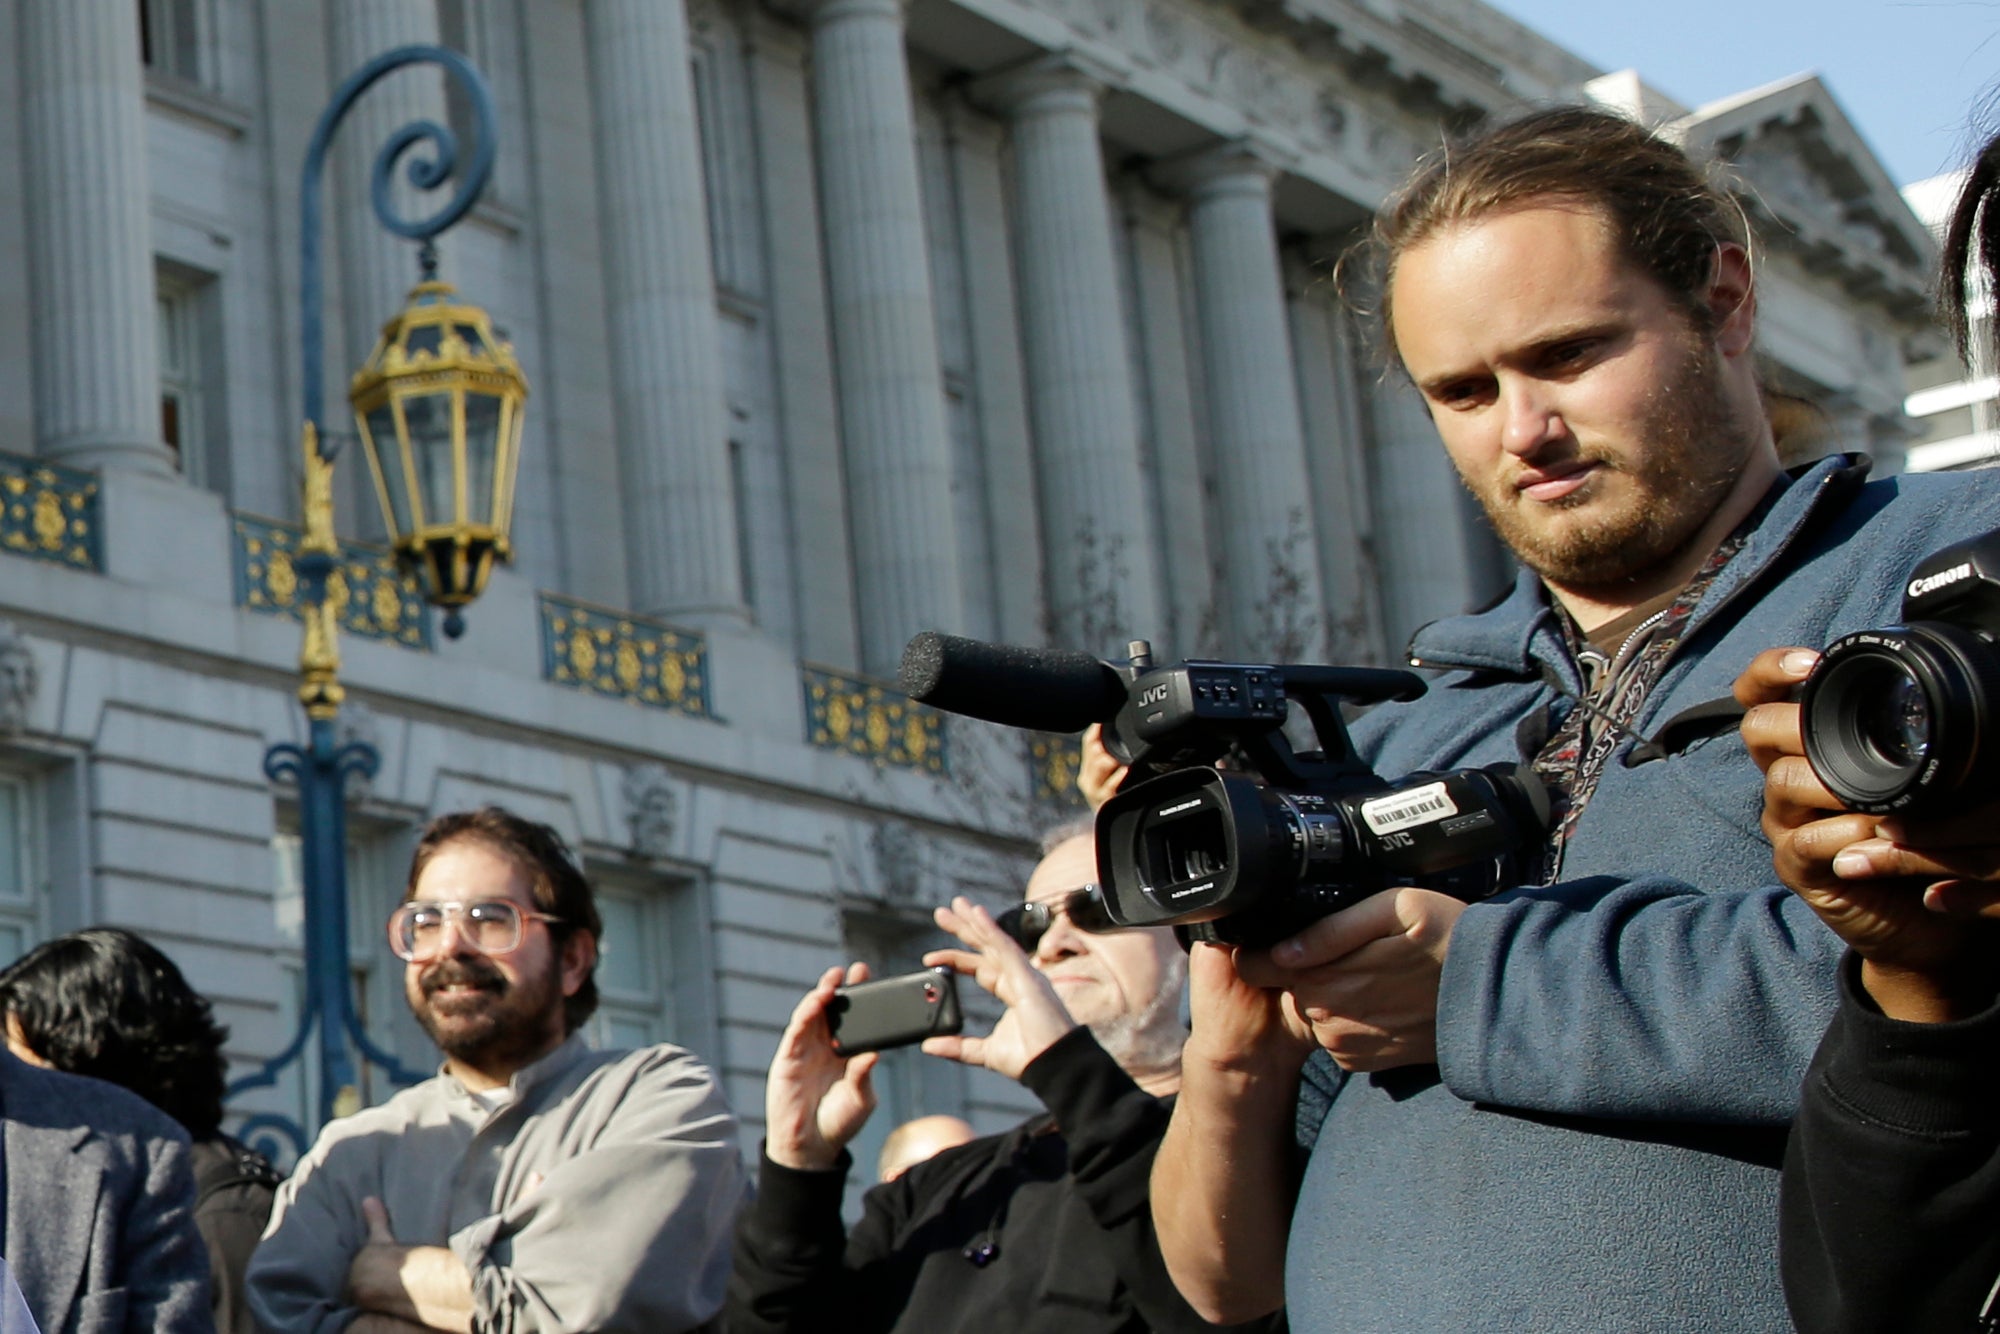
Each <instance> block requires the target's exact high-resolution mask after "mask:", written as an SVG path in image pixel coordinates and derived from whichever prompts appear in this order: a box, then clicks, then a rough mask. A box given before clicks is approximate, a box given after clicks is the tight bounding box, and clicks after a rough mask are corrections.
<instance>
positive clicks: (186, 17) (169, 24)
mask: <svg viewBox="0 0 2000 1334" xmlns="http://www.w3.org/2000/svg"><path fill="white" fill-rule="evenodd" d="M207 17H208V16H207V13H206V3H205V0H139V59H140V60H141V61H143V62H144V63H145V66H146V68H147V69H149V70H152V71H154V72H156V73H159V74H169V75H172V76H173V77H174V78H176V79H182V80H185V81H186V82H188V83H205V82H207V80H206V78H205V77H204V75H205V74H206V73H207V71H206V70H205V69H204V68H203V63H204V62H203V59H202V53H203V49H204V47H205V45H206V43H205V41H204V37H205V32H204V29H206V27H207V26H208V24H207Z"/></svg>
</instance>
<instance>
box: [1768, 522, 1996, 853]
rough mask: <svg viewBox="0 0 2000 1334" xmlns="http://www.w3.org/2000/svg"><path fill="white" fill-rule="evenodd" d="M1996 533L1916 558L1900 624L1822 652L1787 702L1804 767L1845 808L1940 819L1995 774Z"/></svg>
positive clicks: (1986, 794)
mask: <svg viewBox="0 0 2000 1334" xmlns="http://www.w3.org/2000/svg"><path fill="white" fill-rule="evenodd" d="M1996 637H2000V531H1996V532H1991V533H1987V534H1986V535H1984V536H1983V537H1975V538H1973V539H1971V540H1970V541H1967V542H1960V543H1957V544H1956V545H1953V546H1949V547H1946V548H1944V549H1943V550H1942V551H1939V552H1937V553H1935V554H1934V555H1931V556H1927V557H1925V558H1924V560H1922V561H1921V562H1919V563H1918V565H1917V567H1916V569H1915V570H1913V571H1911V574H1910V582H1909V584H1908V585H1907V586H1906V587H1905V588H1904V591H1903V623H1902V624H1901V625H1892V626H1887V627H1885V628H1883V629H1880V630H1863V631H1861V632H1860V633H1858V634H1851V635H1846V636H1843V637H1842V638H1840V639H1837V640H1835V641H1834V642H1833V643H1831V644H1829V645H1827V648H1826V652H1825V653H1823V654H1821V655H1820V660H1819V666H1817V667H1815V668H1814V669H1813V674H1812V675H1811V676H1810V677H1808V678H1806V683H1805V686H1804V687H1803V688H1802V689H1801V691H1800V694H1799V706H1800V718H1799V722H1800V726H1801V728H1802V729H1803V731H1804V738H1805V750H1806V759H1807V760H1809V761H1810V762H1811V764H1812V767H1813V772H1814V773H1816V774H1818V775H1819V780H1820V782H1822V783H1824V784H1825V785H1826V788H1827V790H1828V791H1829V792H1832V793H1833V794H1834V795H1835V796H1836V797H1839V798H1840V800H1841V802H1842V803H1843V804H1845V805H1846V806H1847V807H1848V809H1850V810H1856V811H1863V812H1866V813H1868V814H1871V815H1885V814H1888V813H1890V812H1894V813H1896V814H1900V815H1917V816H1938V815H1951V814H1955V813H1957V812H1959V811H1962V810H1965V809H1966V808H1968V807H1970V806H1973V805H1976V804H1978V803H1979V802H1980V801H1983V800H1990V799H1992V797H1993V796H1994V794H1995V788H1994V781H1995V779H1996V778H2000V746H1995V745H1994V737H1993V729H1994V726H1995V724H1996V722H2000V713H1996V709H2000V648H1997V647H1996V645H1995V639H1996Z"/></svg>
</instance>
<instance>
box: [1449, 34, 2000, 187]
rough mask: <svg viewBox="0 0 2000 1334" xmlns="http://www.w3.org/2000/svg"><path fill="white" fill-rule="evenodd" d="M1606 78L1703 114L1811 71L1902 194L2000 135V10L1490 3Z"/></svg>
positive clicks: (1960, 163)
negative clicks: (1988, 133)
mask: <svg viewBox="0 0 2000 1334" xmlns="http://www.w3.org/2000/svg"><path fill="white" fill-rule="evenodd" d="M1487 2H1488V3H1489V4H1493V5H1494V6H1495V7H1496V8H1498V9H1500V10H1501V11H1502V12H1504V13H1506V14H1509V15H1511V16H1512V17H1514V18H1516V19H1518V20H1520V21H1521V22H1522V23H1525V24H1527V25H1528V26H1529V27H1531V28H1533V29H1535V30H1536V31H1538V32H1541V33H1543V34H1544V35H1546V36H1548V37H1550V38H1552V39H1553V40H1554V41H1556V42H1557V43H1558V44H1560V45H1562V46H1565V47H1568V48H1569V49H1570V50H1571V51H1574V52H1576V53H1577V54H1578V55H1579V56H1582V57H1583V58H1584V59H1585V60H1587V61H1589V62H1591V63H1592V64H1594V65H1599V66H1602V67H1603V68H1604V69H1607V70H1619V69H1627V68H1631V69H1637V70H1638V71H1639V73H1640V75H1641V76H1642V77H1643V78H1644V79H1645V80H1646V82H1647V83H1649V84H1651V85H1652V86H1653V87H1655V88H1657V89H1659V90H1660V91H1661V92H1663V93H1665V94H1666V95H1667V96H1669V97H1671V98H1673V99H1674V100H1675V101H1677V102H1681V103H1684V104H1686V105H1688V106H1700V105H1701V104H1702V103H1704V102H1711V101H1714V100H1716V99H1717V98H1721V97H1726V96H1728V95H1730V94H1732V93H1738V92H1742V91H1744V90H1746V89H1749V88H1755V87H1758V86H1759V85H1761V84H1766V83H1771V82H1773V81H1774V80H1777V79H1782V78H1785V77H1787V76H1789V75H1793V74H1798V73H1801V72H1802V71H1806V70H1811V71H1813V72H1815V73H1817V74H1818V75H1819V76H1820V77H1821V78H1822V79H1823V80H1825V81H1826V83H1827V85H1828V86H1829V87H1830V88H1832V89H1833V95H1834V97H1835V98H1836V99H1838V101H1839V102H1840V104H1841V106H1842V107H1844V108H1846V111H1847V114H1848V116H1849V117H1850V118H1851V119H1852V120H1853V121H1854V123H1855V124H1856V125H1857V126H1858V127H1859V128H1860V130H1861V133H1862V136H1863V137H1864V138H1866V139H1867V140H1868V142H1869V144H1870V145H1872V146H1873V147H1874V149H1875V151H1876V153H1877V154H1878V155H1879V156H1880V157H1881V159H1882V161H1883V162H1884V163H1885V164H1886V165H1887V166H1888V168H1889V174H1890V175H1891V176H1892V177H1894V178H1895V180H1896V183H1897V184H1898V185H1907V184H1909V183H1910V182H1911V181H1916V180H1922V179H1923V178H1924V177H1926V176H1934V175H1936V174H1937V173H1938V172H1940V171H1944V170H1948V169H1950V168H1952V167H1956V166H1960V165H1963V163H1964V160H1965V159H1966V157H1967V156H1968V155H1969V153H1970V149H1971V148H1972V147H1974V146H1976V145H1977V143H1978V142H1979V137H1980V136H1978V135H1976V134H1975V132H1974V127H1975V126H1976V125H1977V126H1982V127H1984V128H1985V129H1987V130H1992V129H2000V105H1994V106H1989V107H1987V108H1986V110H1985V111H1984V113H1983V114H1981V113H1980V112H1979V110H1978V104H1980V103H1981V102H1982V101H1986V100H1988V99H1990V98H1991V97H1992V96H1993V92H1992V90H1993V89H1994V88H1995V87H2000V0H1487Z"/></svg>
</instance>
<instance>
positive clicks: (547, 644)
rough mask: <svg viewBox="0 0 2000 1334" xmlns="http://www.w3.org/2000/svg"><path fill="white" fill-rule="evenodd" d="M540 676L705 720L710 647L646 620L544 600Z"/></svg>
mask: <svg viewBox="0 0 2000 1334" xmlns="http://www.w3.org/2000/svg"><path fill="white" fill-rule="evenodd" d="M541 618H542V675H543V677H544V678H545V679H547V680H550V681H554V682H557V683H558V684H560V685H566V686H571V687H574V688H576V689H578V690H588V691H590V692H592V693H593V694H599V695H609V696H612V697H614V698H617V699H624V700H630V701H631V702H633V703H635V704H644V705H649V706H651V707H653V708H659V709H671V710H673V711H675V712H677V713H687V714H692V715H694V716H696V717H701V718H706V717H708V716H710V715H709V707H708V687H707V676H708V645H707V643H706V641H704V640H703V639H702V637H701V636H700V635H698V634H696V633H694V632H692V631H689V630H682V629H679V628H677V627H675V626H671V625H668V624H666V623H665V622H662V621H655V620H652V619H650V618H648V617H642V616H632V615H628V614H624V613H619V612H612V611H606V610H603V609H600V608H597V607H592V606H590V605H589V604H587V603H581V602H576V601H573V600H571V599H569V598H564V597H558V596H557V595H555V594H553V593H544V594H542V595H541Z"/></svg>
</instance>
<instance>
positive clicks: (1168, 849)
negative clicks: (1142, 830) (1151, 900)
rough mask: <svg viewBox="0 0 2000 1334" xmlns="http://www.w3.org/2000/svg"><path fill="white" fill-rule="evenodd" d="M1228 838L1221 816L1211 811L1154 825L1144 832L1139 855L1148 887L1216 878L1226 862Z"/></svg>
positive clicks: (1227, 857) (1199, 812)
mask: <svg viewBox="0 0 2000 1334" xmlns="http://www.w3.org/2000/svg"><path fill="white" fill-rule="evenodd" d="M1227 837H1228V836H1227V835H1226V834H1225V833H1224V831H1223V827H1222V815H1221V813H1220V812H1219V811H1216V810H1214V809H1207V810H1202V811H1198V812H1196V813H1195V814H1193V815H1192V816H1190V817H1188V818H1186V819H1182V820H1177V821H1174V822H1173V823H1171V824H1156V825H1154V826H1153V827H1152V828H1150V829H1148V830H1147V831H1146V837H1145V844H1144V848H1143V850H1142V851H1141V853H1140V865H1141V867H1142V868H1143V869H1144V871H1145V874H1146V881H1147V883H1148V884H1156V885H1157V884H1173V885H1182V884H1185V883H1186V882H1188V881H1190V880H1201V879H1206V878H1207V877H1209V876H1212V875H1216V874H1219V873H1220V872H1221V870H1222V868H1223V867H1224V866H1226V865H1227V864H1228V860H1229V845H1228V842H1227Z"/></svg>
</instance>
